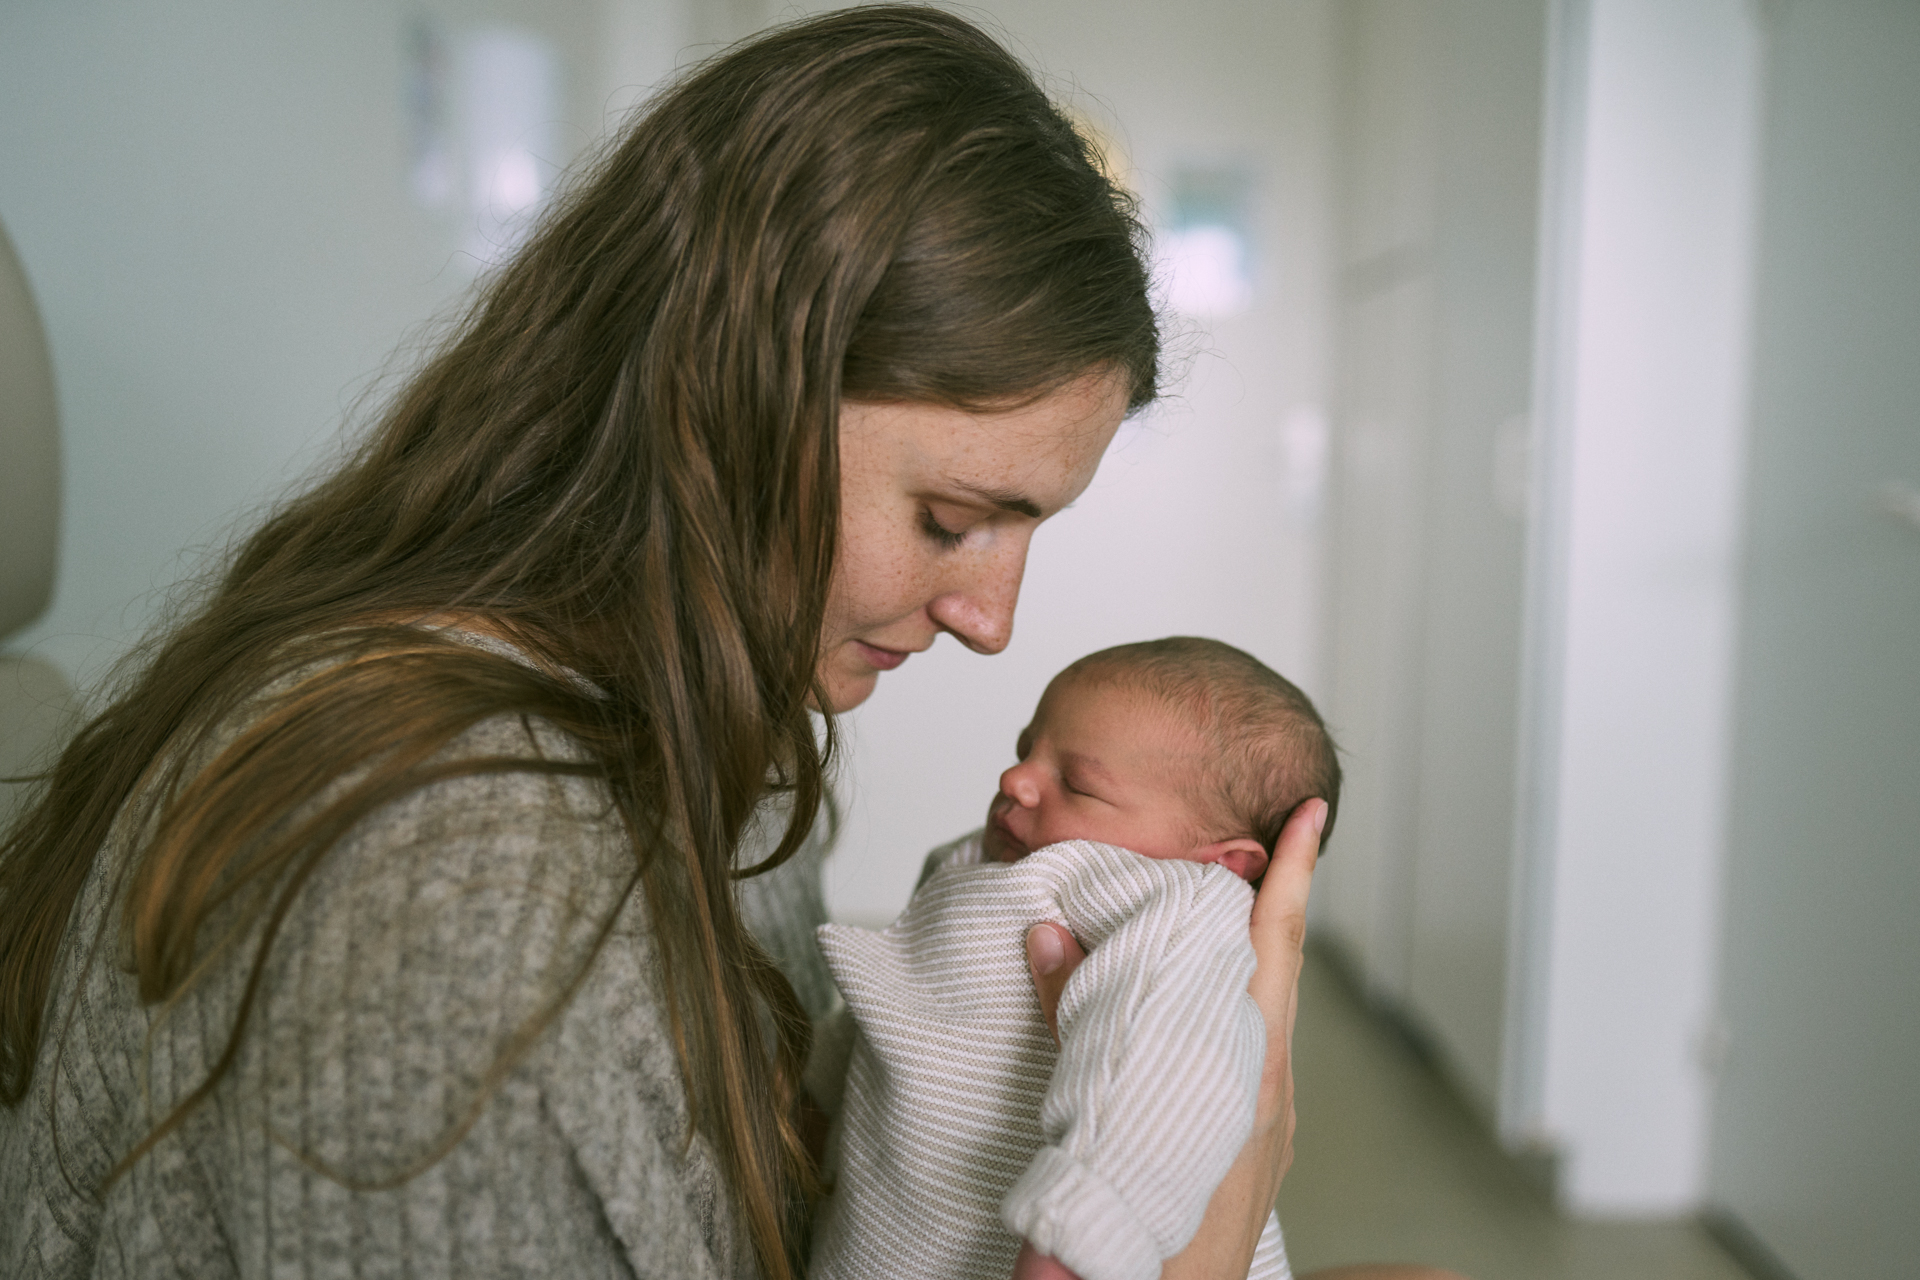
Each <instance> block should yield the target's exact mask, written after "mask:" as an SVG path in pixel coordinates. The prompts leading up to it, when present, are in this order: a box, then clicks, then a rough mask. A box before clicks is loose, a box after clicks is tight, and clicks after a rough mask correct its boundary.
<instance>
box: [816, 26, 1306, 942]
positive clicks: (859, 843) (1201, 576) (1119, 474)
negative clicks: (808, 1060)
mask: <svg viewBox="0 0 1920 1280" xmlns="http://www.w3.org/2000/svg"><path fill="white" fill-rule="evenodd" d="M1329 9H1330V6H1329V5H1328V4H1326V3H1324V0H1286V2H1282V3H1266V4H1246V3H1242V2H1240V0H1197V2H1196V3H1190V4H1187V5H1183V6H1173V5H1165V4H1160V3H1153V2H1151V0H1122V2H1116V3H1110V4H1105V5H1101V6H1099V7H1098V8H1097V9H1090V8H1089V7H1088V6H1086V5H1085V4H1081V3H1075V2H1074V0H998V2H997V3H993V4H990V5H986V6H979V7H969V8H968V9H967V10H966V12H967V13H969V14H970V15H973V16H975V17H976V18H981V17H984V18H985V19H986V20H987V21H989V22H990V23H993V24H997V25H998V26H999V27H1000V28H1002V29H1003V30H1004V32H1005V34H1006V35H1007V37H1008V38H1009V40H1010V42H1011V44H1012V46H1013V48H1014V49H1015V51H1016V52H1018V53H1020V54H1022V55H1023V56H1024V57H1026V58H1027V59H1028V61H1029V62H1030V63H1031V64H1032V65H1034V66H1036V67H1037V68H1038V69H1039V70H1040V71H1041V72H1042V73H1043V74H1044V75H1045V76H1047V77H1048V78H1049V79H1050V80H1051V82H1052V87H1053V88H1054V89H1055V90H1056V92H1057V93H1058V94H1059V95H1060V96H1062V97H1065V98H1067V99H1068V100H1069V101H1070V102H1071V103H1072V104H1073V105H1074V106H1075V107H1076V108H1077V109H1078V110H1079V111H1080V112H1081V113H1082V114H1083V115H1084V116H1085V117H1087V118H1089V119H1090V120H1092V121H1093V122H1095V123H1096V124H1097V125H1098V126H1099V127H1101V128H1102V129H1103V130H1105V131H1107V132H1108V133H1109V134H1110V137H1111V140H1112V142H1113V143H1114V144H1115V146H1116V148H1117V149H1118V150H1119V151H1120V152H1122V153H1124V155H1125V156H1126V157H1127V158H1128V160H1129V161H1130V164H1131V169H1132V175H1133V182H1134V185H1135V186H1136V187H1137V189H1138V191H1139V192H1140V194H1141V196H1142V197H1143V199H1144V201H1145V208H1146V213H1147V215H1148V217H1149V219H1151V220H1158V221H1161V222H1165V221H1167V220H1168V219H1169V218H1170V216H1171V214H1172V210H1173V206H1174V204H1175V195H1176V192H1175V191H1174V187H1175V185H1176V183H1177V181H1178V180H1179V175H1180V174H1181V173H1182V171H1190V170H1193V169H1195V168H1198V169H1202V170H1206V171H1209V172H1220V171H1226V172H1232V173H1241V174H1244V175H1245V176H1246V178H1247V179H1248V181H1249V183H1250V186H1249V193H1248V199H1247V208H1248V211H1249V213H1250V217H1251V219H1252V236H1251V240H1252V249H1253V260H1252V272H1253V284H1254V289H1253V296H1252V299H1251V305H1250V306H1249V308H1248V309H1247V310H1245V311H1244V312H1240V313H1238V314H1231V315H1197V316H1189V317H1181V318H1177V319H1176V320H1175V321H1174V324H1173V326H1172V327H1171V329H1170V332H1169V334H1168V337H1169V339H1170V341H1171V345H1172V348H1173V350H1174V352H1175V354H1176V356H1178V357H1183V358H1184V359H1183V360H1177V361H1176V364H1184V370H1185V371H1184V375H1183V376H1180V377H1178V378H1177V379H1176V380H1174V381H1172V382H1171V383H1170V384H1169V386H1168V388H1167V391H1168V398H1167V402H1166V403H1165V404H1164V405H1163V406H1161V407H1160V408H1158V409H1155V410H1154V411H1152V412H1151V413H1149V414H1147V415H1145V416H1144V418H1143V419H1142V420H1140V421H1138V422H1134V423H1129V424H1128V425H1126V426H1124V427H1122V429H1121V435H1120V438H1119V440H1118V442H1117V443H1116V445H1115V447H1114V448H1113V450H1112V451H1111V452H1110V453H1109V455H1108V457H1107V459H1106V462H1105V464H1104V465H1103V466H1102V467H1101V470H1100V473H1099V475H1098V476H1097V477H1096V479H1095V480H1094V482H1093V485H1092V487H1091V488H1090V489H1089V490H1088V492H1087V493H1086V495H1085V496H1084V497H1082V498H1081V500H1080V501H1079V502H1078V503H1076V504H1075V506H1074V507H1073V509H1071V510H1069V511H1067V512H1064V513H1063V514H1061V515H1060V516H1059V517H1058V518H1057V519H1056V520H1055V521H1053V522H1052V523H1050V524H1049V525H1047V526H1046V527H1044V528H1043V529H1041V530H1040V532H1039V534H1038V535H1037V536H1036V537H1035V539H1034V543H1033V552H1032V557H1031V559H1030V561H1029V564H1028V569H1027V578H1026V585H1025V589H1024V590H1023V592H1022V596H1021V604H1020V610H1019V615H1018V619H1017V624H1016V626H1015V630H1014V639H1013V644H1012V646H1011V647H1010V648H1009V649H1008V650H1007V652H1005V653H1004V654H1001V655H999V656H997V657H994V658H991V659H988V658H982V657H979V656H977V655H974V654H971V653H968V652H966V651H965V650H963V649H961V648H960V647H959V646H958V645H957V644H956V643H955V642H954V641H953V640H951V639H950V638H943V639H942V640H941V641H940V642H939V643H938V644H937V645H936V646H935V647H934V648H933V650H932V651H930V652H929V653H927V654H924V655H921V656H919V657H916V658H914V659H913V660H912V661H910V662H909V663H907V665H906V666H904V667H902V668H901V669H900V670H899V671H897V672H894V673H891V674H889V675H886V676H884V677H883V678H882V679H881V681H880V687H879V692H878V693H877V694H876V695H875V696H874V697H873V699H872V700H871V701H870V702H869V703H868V704H867V706H865V707H863V708H861V709H860V710H859V711H858V712H856V713H854V714H853V715H851V716H848V717H846V719H845V721H844V723H845V725H846V727H847V729H848V730H849V738H850V743H851V746H852V750H851V751H850V752H849V753H848V756H847V760H846V763H845V765H844V767H843V771H842V775H841V777H842V796H843V800H844V803H845V807H846V815H847V825H846V829H845V833H844V836H843V838H842V840H841V843H840V846H839V848H838V850H837V851H836V853H835V855H834V857H833V859H832V860H831V861H830V862H829V864H828V892H829V902H830V904H831V906H832V908H833V910H834V912H835V913H836V914H837V915H839V916H841V917H842V918H846V919H853V920H862V921H881V922H884V921H886V920H889V919H891V918H892V917H893V916H894V915H895V914H896V913H897V912H898V911H899V910H900V908H901V907H902V906H903V905H905V903H906V898H907V894H908V891H909V890H910V889H911V887H912V884H913V881H914V879H915V877H916V876H917V875H918V873H919V868H920V861H921V855H922V854H924V853H925V852H926V851H927V850H928V849H929V848H931V847H933V846H934V845H935V844H938V843H940V842H942V841H944V840H947V839H949V838H951V837H953V836H956V835H959V834H961V833H962V832H964V831H967V830H970V829H972V828H973V827H976V826H978V825H979V824H980V822H981V820H982V818H983V817H984V815H985V812H986V806H987V802H988V800H989V798H990V797H991V796H992V794H993V791H994V788H995V786H996V782H997V779H998V776H999V774H1000V771H1001V770H1003V769H1005V768H1006V767H1007V766H1008V765H1010V764H1012V763H1013V759H1014V757H1013V742H1014V737H1015V735H1016V734H1017V733H1018V732H1019V730H1020V728H1021V727H1022V726H1023V725H1024V724H1026V722H1027V719H1028V717H1029V716H1030V715H1031V714H1032V710H1033V706H1034V703H1035V702H1036V701H1038V699H1039V695H1040V692H1041V690H1042V689H1043V688H1044V687H1045V685H1046V682H1047V680H1048V679H1049V678H1050V677H1051V676H1052V675H1053V673H1054V672H1056V671H1058V670H1059V669H1060V668H1061V667H1063V666H1065V665H1066V664H1067V663H1068V662H1070V661H1072V660H1073V659H1074V658H1076V657H1079V656H1080V655H1081V654H1084V653H1088V652H1091V651H1092V650H1094V649H1098V648H1102V647H1104V646H1106V645H1110V644H1118V643H1121V642H1124V641H1128V640H1140V639H1148V638H1152V637H1156V636H1162V635H1171V634H1200V635H1211V636H1217V637H1219V638H1220V639H1223V640H1226V641H1228V642H1230V643H1233V644H1237V645H1239V646H1241V647H1243V648H1245V649H1247V650H1248V651H1249V652H1251V653H1254V654H1255V655H1257V656H1258V657H1260V658H1261V659H1263V660H1264V661H1266V662H1268V663H1269V664H1271V665H1272V666H1273V667H1275V668H1276V669H1277V670H1279V671H1281V672H1282V673H1284V674H1286V675H1288V676H1290V677H1292V678H1294V679H1295V680H1297V681H1299V682H1300V683H1301V684H1302V685H1303V686H1304V687H1305V688H1306V689H1307V690H1308V691H1309V693H1316V692H1318V684H1319V674H1320V673H1319V664H1318V646H1317V633H1318V626H1319V613H1318V607H1319V606H1318V599H1319V576H1318V554H1319V551H1318V528H1319V489H1320V482H1321V473H1322V469H1323V467H1324V432H1325V417H1324V413H1325V411H1324V405H1325V404H1326V395H1327V374H1326V357H1327V350H1326V348H1327V337H1326V319H1325V316H1326V308H1325V299H1326V290H1327V274H1328V271H1329V258H1328V234H1329V229H1328V203H1329V199H1330V190H1329V187H1328V182H1329V171H1328V164H1329V156H1328V142H1329V136H1328V130H1329V125H1330V116H1329V112H1330V99H1329V95H1330V92H1331V82H1330V66H1329V62H1328V39H1329V36H1330V25H1329V23H1330V14H1329Z"/></svg>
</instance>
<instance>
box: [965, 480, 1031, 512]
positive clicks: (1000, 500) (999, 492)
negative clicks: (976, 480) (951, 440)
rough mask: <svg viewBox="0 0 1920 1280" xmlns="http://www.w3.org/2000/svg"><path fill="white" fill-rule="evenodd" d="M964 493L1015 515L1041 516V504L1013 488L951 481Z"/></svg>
mask: <svg viewBox="0 0 1920 1280" xmlns="http://www.w3.org/2000/svg"><path fill="white" fill-rule="evenodd" d="M950 483H951V484H952V485H953V487H954V488H956V489H958V490H960V491H961V492H962V493H966V494H970V495H972V496H973V497H975V498H978V499H979V500H980V501H982V502H984V503H986V504H987V505H988V506H993V507H998V508H1000V509H1001V510H1002V511H1011V512H1013V513H1014V514H1015V515H1021V516H1030V517H1032V518H1033V519H1035V520H1038V519H1039V518H1040V504H1039V503H1037V502H1035V501H1034V500H1033V499H1032V498H1029V497H1028V496H1027V495H1026V494H1024V493H1019V492H1016V491H1015V490H1012V489H995V488H993V487H992V486H990V485H979V484H968V483H967V482H966V481H964V480H954V481H951V482H950Z"/></svg>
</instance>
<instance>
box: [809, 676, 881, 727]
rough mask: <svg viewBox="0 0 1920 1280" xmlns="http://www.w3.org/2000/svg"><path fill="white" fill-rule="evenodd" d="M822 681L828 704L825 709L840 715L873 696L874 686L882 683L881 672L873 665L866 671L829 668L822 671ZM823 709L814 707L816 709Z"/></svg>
mask: <svg viewBox="0 0 1920 1280" xmlns="http://www.w3.org/2000/svg"><path fill="white" fill-rule="evenodd" d="M863 665H864V664H863ZM820 683H821V684H822V685H824V686H825V688H826V694H827V702H828V705H827V707H826V708H825V710H826V711H827V712H828V713H830V714H832V715H839V714H840V713H841V712H843V711H851V710H853V709H854V708H855V707H857V706H859V705H860V704H861V703H863V702H865V701H866V700H867V699H868V698H871V697H872V696H873V690H874V686H875V685H877V684H879V683H880V673H879V672H878V671H875V670H874V669H873V668H872V667H867V668H866V670H865V671H864V672H850V671H844V670H838V671H836V670H833V669H831V668H829V669H828V670H826V671H822V672H821V673H820ZM821 709H822V708H819V707H815V708H814V710H816V711H818V710H821Z"/></svg>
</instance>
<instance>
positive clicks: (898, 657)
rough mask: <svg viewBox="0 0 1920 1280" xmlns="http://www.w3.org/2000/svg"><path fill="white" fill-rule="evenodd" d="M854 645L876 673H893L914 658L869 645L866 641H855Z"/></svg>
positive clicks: (894, 650) (898, 651)
mask: <svg viewBox="0 0 1920 1280" xmlns="http://www.w3.org/2000/svg"><path fill="white" fill-rule="evenodd" d="M853 643H854V647H855V648H857V649H858V650H859V651H860V656H861V658H863V659H865V661H866V664H867V665H868V666H870V667H872V668H873V669H874V670H875V671H891V670H893V669H894V668H895V667H897V666H899V665H900V664H901V663H903V662H905V661H906V660H907V659H908V658H909V657H910V656H912V655H910V654H907V653H902V652H901V651H900V650H898V649H882V648H880V647H879V646H877V645H871V644H868V643H867V642H866V641H865V640H855V641H854V642H853Z"/></svg>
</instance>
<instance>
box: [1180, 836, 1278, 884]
mask: <svg viewBox="0 0 1920 1280" xmlns="http://www.w3.org/2000/svg"><path fill="white" fill-rule="evenodd" d="M1187 861H1189V862H1213V863H1218V864H1219V865H1220V866H1223V867H1225V868H1226V869H1227V870H1229V871H1231V872H1233V874H1235V875H1237V876H1239V877H1240V878H1241V879H1242V880H1258V879H1259V878H1260V877H1261V876H1263V875H1265V874H1266V873H1267V850H1266V846H1264V845H1262V844H1261V843H1260V842H1259V841H1258V840H1255V839H1254V838H1253V837H1251V836H1236V837H1235V838H1233V839H1231V840H1216V841H1214V842H1213V843H1212V844H1208V845H1202V846H1200V847H1199V848H1198V849H1195V850H1194V851H1193V852H1192V853H1191V854H1188V855H1187Z"/></svg>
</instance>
